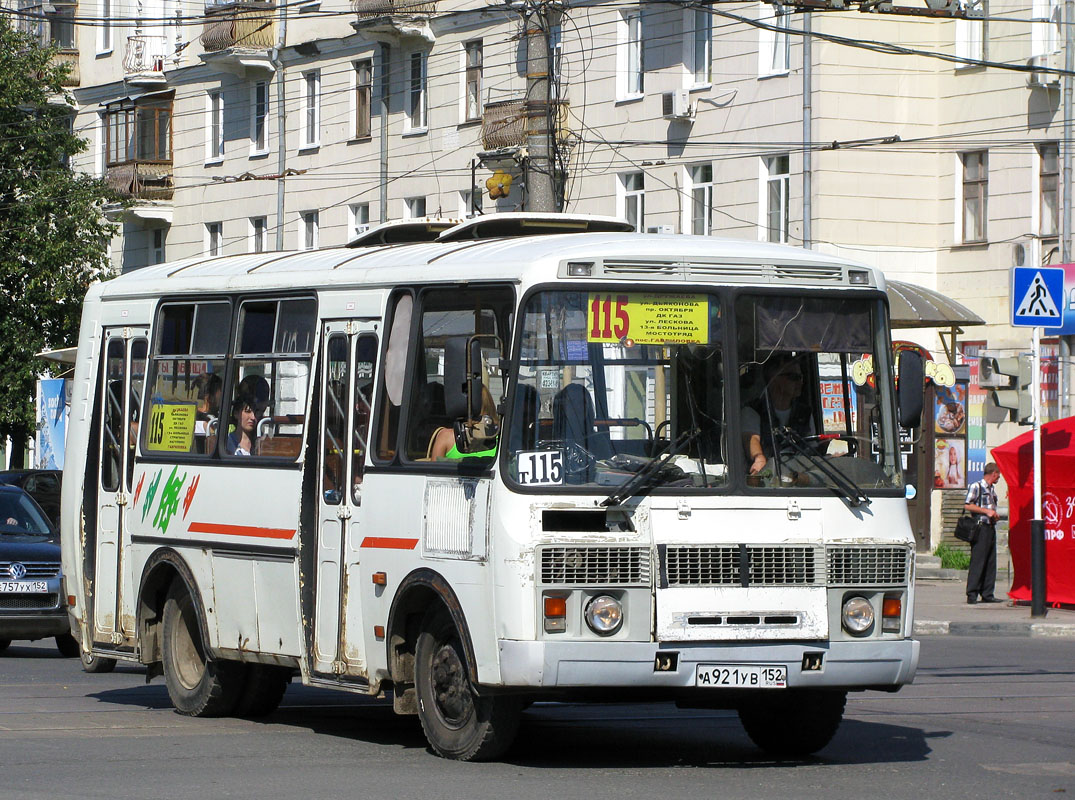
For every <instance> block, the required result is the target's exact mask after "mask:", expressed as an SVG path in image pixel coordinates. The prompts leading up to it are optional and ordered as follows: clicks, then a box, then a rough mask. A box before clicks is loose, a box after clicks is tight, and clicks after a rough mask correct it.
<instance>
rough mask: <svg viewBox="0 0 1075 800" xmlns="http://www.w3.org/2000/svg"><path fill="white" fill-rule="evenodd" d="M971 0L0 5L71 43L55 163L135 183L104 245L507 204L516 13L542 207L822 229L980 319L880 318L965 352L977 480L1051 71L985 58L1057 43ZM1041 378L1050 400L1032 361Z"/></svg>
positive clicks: (314, 241) (307, 233) (1054, 164)
mask: <svg viewBox="0 0 1075 800" xmlns="http://www.w3.org/2000/svg"><path fill="white" fill-rule="evenodd" d="M909 2H910V0H909ZM914 2H915V4H916V5H921V0H914ZM985 3H986V0H976V3H975V4H973V5H974V7H978V8H980V9H981V10H982V11H983V14H984V16H983V18H982V19H977V20H967V19H959V20H955V19H943V18H925V17H920V16H906V15H887V14H886V15H880V14H870V13H860V12H859V11H858V10H849V11H844V12H833V13H814V14H810V15H804V14H802V13H788V12H790V9H788V8H787V7H782V6H774V5H770V4H768V3H701V2H693V3H688V2H641V3H636V4H631V3H625V2H622V0H617V2H610V1H608V0H580V1H578V2H569V3H565V4H562V5H560V6H555V7H554V6H551V5H547V4H545V3H536V2H527V3H524V2H519V1H518V0H515V1H512V2H495V1H494V0H490V1H489V2H482V0H439V2H438V1H437V0H430V1H426V2H419V1H418V0H351V2H349V3H348V2H343V0H297V1H296V2H290V3H286V4H282V3H278V2H275V3H274V2H254V1H253V0H233V1H232V2H225V3H220V4H205V5H203V4H202V3H201V2H195V1H192V0H141V1H140V2H133V1H132V0H83V2H80V3H78V4H77V5H75V4H73V3H66V2H65V3H63V4H61V3H51V4H43V3H42V2H41V0H19V7H20V8H21V9H24V10H29V11H33V10H34V9H37V10H38V11H40V14H34V15H32V17H33V19H34V20H36V21H37V24H38V25H39V26H40V30H41V35H42V37H43V38H45V39H50V40H52V41H54V42H57V43H59V44H60V45H61V47H62V54H61V55H62V57H63V58H65V59H68V60H71V61H72V63H74V64H75V66H76V69H75V70H74V72H73V74H72V83H73V84H74V85H73V87H72V92H73V95H74V97H75V99H76V103H77V113H76V118H75V126H76V129H77V130H78V131H79V132H80V133H82V134H83V135H84V136H86V137H87V138H88V139H89V140H90V141H91V143H92V146H91V148H90V150H89V152H88V153H87V154H86V156H85V158H84V159H83V161H82V162H81V163H79V164H78V166H79V167H80V168H82V169H84V170H86V171H89V172H93V173H96V174H99V175H102V176H104V177H105V178H106V179H107V180H108V182H109V183H110V184H111V185H112V186H113V187H114V188H116V189H117V190H119V191H120V192H122V193H124V194H126V195H128V196H129V197H130V198H132V200H133V201H134V204H133V206H132V207H131V208H130V209H128V210H127V211H125V212H124V213H123V214H122V215H120V217H119V218H120V219H121V222H122V231H121V233H120V235H119V236H117V238H116V240H115V241H114V247H113V258H114V261H115V264H116V268H117V270H122V271H128V270H132V269H137V268H139V267H141V266H144V265H146V264H152V263H157V262H160V261H163V260H166V259H167V260H174V259H181V258H184V257H186V256H191V255H195V254H202V253H206V252H208V253H222V254H232V253H242V252H248V251H263V250H272V249H294V248H298V249H312V248H316V247H322V246H334V245H342V244H344V243H346V242H347V241H348V240H349V239H351V238H352V237H353V236H355V235H356V233H358V232H360V231H362V230H364V229H365V228H366V227H367V226H370V225H373V224H376V223H379V222H381V221H386V220H395V219H403V218H408V217H421V216H426V215H436V216H458V217H462V216H469V215H471V214H475V213H486V214H488V213H496V212H498V211H506V210H518V209H526V210H529V209H531V208H532V207H533V205H532V197H531V195H530V191H529V188H530V187H529V186H528V184H529V183H530V182H531V181H532V180H533V177H534V172H533V170H534V163H533V161H531V160H530V159H529V158H528V144H529V142H528V136H527V134H528V127H527V126H528V121H527V119H526V115H525V113H524V100H525V97H526V93H527V90H528V77H527V76H528V72H529V73H532V72H533V65H532V64H528V49H529V47H532V46H533V40H532V38H531V37H532V36H533V35H534V33H533V31H534V30H535V29H540V30H542V31H543V32H544V39H545V41H544V44H545V45H546V46H547V47H548V50H549V53H550V58H549V65H550V68H551V74H552V82H551V87H550V90H549V96H550V100H551V103H550V105H549V115H548V122H549V123H550V128H551V129H552V130H553V134H552V136H551V137H550V139H549V141H550V144H551V151H552V159H553V162H554V165H555V169H554V172H555V175H556V182H555V183H556V193H557V195H558V196H559V199H560V200H561V206H562V208H563V210H565V211H570V212H579V213H596V214H609V215H617V216H623V217H627V218H629V219H631V220H632V221H633V222H635V223H636V224H637V226H638V228H639V229H640V230H650V231H659V232H660V231H669V232H685V233H692V234H696V235H702V236H705V235H721V236H733V237H743V238H751V239H762V240H769V241H778V242H786V243H789V244H791V245H800V246H807V247H811V248H814V249H818V250H828V251H832V252H836V253H839V254H841V255H844V256H849V257H853V258H856V259H858V260H860V261H864V262H867V263H870V264H872V265H875V266H879V267H881V268H883V269H884V270H885V272H886V274H887V275H888V276H889V277H890V278H892V279H897V280H901V281H907V282H909V283H912V284H917V285H920V286H923V287H926V288H927V289H931V290H936V291H938V292H940V293H942V294H943V295H945V296H947V297H949V298H952V299H954V300H956V301H958V302H959V303H961V304H963V305H964V306H966V307H967V309H969V310H970V312H972V313H971V315H970V316H971V317H973V316H975V315H976V316H977V317H980V318H981V320H982V321H984V323H985V324H984V325H978V326H975V327H969V326H968V327H965V329H964V330H963V332H962V340H963V346H962V347H961V348H957V349H965V355H966V356H967V358H965V359H964V355H963V354H961V353H960V352H955V353H948V354H946V352H945V350H946V345H949V348H948V349H950V344H951V342H950V337H947V338H946V337H942V335H941V334H942V333H944V331H938V330H937V329H933V328H921V329H914V330H910V331H905V332H900V335H901V337H903V338H907V339H909V340H911V341H913V342H915V343H917V344H919V345H922V346H924V347H925V348H927V349H928V350H930V352H931V353H933V354H934V357H935V358H937V359H938V360H940V361H948V360H949V359H952V360H953V361H955V362H963V361H965V363H966V364H967V366H968V372H969V373H970V384H969V387H968V389H967V396H966V398H965V401H966V405H967V406H968V410H969V412H970V413H969V421H968V428H967V430H966V431H965V435H966V437H967V441H966V442H965V446H966V448H967V450H968V452H969V454H971V455H970V457H969V461H968V470H967V472H968V477H970V478H973V477H974V475H975V472H976V470H977V471H980V468H981V464H982V463H983V461H984V460H986V458H987V457H986V455H985V453H986V445H987V444H988V445H992V444H996V443H999V442H1001V441H1004V440H1006V439H1007V438H1009V437H1010V436H1011V435H1013V434H1014V433H1016V432H1018V429H1017V428H1015V427H1014V426H1010V425H999V424H992V423H995V422H997V421H998V420H999V419H1000V418H999V417H998V416H997V415H995V414H994V415H992V416H991V417H990V420H991V423H990V424H987V423H986V421H985V417H986V415H987V412H986V409H985V407H984V390H983V389H981V387H980V386H979V382H978V380H977V361H976V358H974V356H976V355H977V354H979V353H983V352H986V353H991V354H997V355H1010V354H1013V353H1016V352H1020V351H1025V350H1026V349H1027V348H1028V346H1029V337H1028V336H1027V334H1026V331H1024V330H1017V329H1014V328H1012V327H1011V326H1010V325H1008V315H1009V309H1008V303H1009V300H1008V281H1009V271H1010V268H1011V267H1013V266H1014V265H1017V264H1025V265H1032V264H1049V263H1058V262H1059V260H1060V255H1059V251H1060V247H1059V231H1060V227H1061V224H1060V213H1061V209H1060V205H1061V203H1060V199H1061V194H1062V192H1061V181H1060V177H1061V176H1060V168H1059V164H1060V146H1059V143H1060V141H1061V139H1062V117H1063V114H1062V109H1061V102H1060V101H1061V92H1060V91H1059V89H1060V86H1059V78H1058V76H1057V75H1056V74H1055V73H1050V72H1048V71H1046V70H1042V69H1039V70H1036V71H1031V72H1026V71H1013V70H1010V69H1006V68H1005V67H1006V66H1016V67H1025V66H1026V65H1028V64H1030V65H1034V66H1037V67H1058V66H1062V58H1061V56H1062V54H1061V46H1062V44H1063V39H1062V36H1061V25H1060V10H1059V8H1060V6H1059V3H1058V1H1057V0H1010V2H1001V1H1000V0H991V2H988V5H987V6H986V5H984V4H985ZM807 27H808V28H809V33H808V34H807V35H804V31H805V29H806V28H807ZM528 31H529V32H528ZM531 55H532V54H531ZM531 78H533V75H531ZM532 88H533V84H532V83H531V89H532ZM490 179H492V181H491V183H487V182H490ZM490 186H491V187H492V189H490ZM949 333H950V331H949ZM1049 347H1050V348H1051V350H1049V351H1048V352H1051V353H1054V354H1055V353H1056V352H1057V347H1056V345H1055V343H1050V344H1049ZM1046 392H1049V393H1051V394H1050V395H1049V399H1051V400H1052V401H1053V403H1054V407H1055V393H1056V368H1055V362H1051V367H1050V372H1049V373H1048V374H1047V376H1046ZM1054 413H1055V412H1054ZM937 433H940V432H939V431H938V432H937ZM931 441H932V440H931Z"/></svg>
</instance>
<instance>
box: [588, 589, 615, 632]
mask: <svg viewBox="0 0 1075 800" xmlns="http://www.w3.org/2000/svg"><path fill="white" fill-rule="evenodd" d="M586 624H587V625H589V626H590V630H591V631H593V632H594V633H596V634H598V635H599V636H611V635H612V634H614V633H615V632H616V631H618V630H619V629H620V626H621V625H623V605H621V603H620V601H619V600H617V599H616V598H615V597H609V596H608V595H607V594H599V595H598V596H597V597H595V598H593V599H592V600H591V601H590V602H589V603H587V604H586Z"/></svg>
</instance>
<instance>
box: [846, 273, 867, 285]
mask: <svg viewBox="0 0 1075 800" xmlns="http://www.w3.org/2000/svg"><path fill="white" fill-rule="evenodd" d="M847 282H848V283H850V284H851V285H852V286H867V285H869V283H870V273H868V272H866V271H865V270H861V269H849V270H848V271H847Z"/></svg>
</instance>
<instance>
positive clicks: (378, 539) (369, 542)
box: [362, 536, 418, 550]
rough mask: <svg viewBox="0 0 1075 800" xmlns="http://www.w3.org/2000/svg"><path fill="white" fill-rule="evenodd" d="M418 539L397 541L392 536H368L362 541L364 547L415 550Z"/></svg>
mask: <svg viewBox="0 0 1075 800" xmlns="http://www.w3.org/2000/svg"><path fill="white" fill-rule="evenodd" d="M417 544H418V540H417V539H396V538H393V537H391V536H367V537H366V538H365V539H363V540H362V547H379V548H382V549H386V550H413V549H414V548H415V546H416V545H417Z"/></svg>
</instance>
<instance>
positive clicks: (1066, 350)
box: [1056, 0, 1075, 418]
mask: <svg viewBox="0 0 1075 800" xmlns="http://www.w3.org/2000/svg"><path fill="white" fill-rule="evenodd" d="M1073 23H1075V0H1066V2H1065V3H1064V70H1065V75H1064V146H1063V149H1062V152H1063V155H1064V164H1063V170H1064V175H1063V181H1064V199H1063V206H1062V208H1063V213H1062V221H1061V228H1062V230H1061V236H1060V261H1061V263H1063V264H1070V263H1071V147H1072V141H1071V115H1072V113H1073V111H1075V109H1073V108H1072V97H1071V95H1072V77H1071V70H1072V69H1073V68H1075V52H1072V49H1071V48H1072V43H1073V41H1075V34H1073V32H1072V30H1071V26H1072V24H1073ZM1067 305H1068V298H1066V297H1065V298H1063V301H1062V302H1061V309H1060V314H1061V315H1063V314H1064V313H1065V311H1066V309H1067ZM1072 338H1073V337H1071V336H1061V337H1060V364H1059V367H1060V368H1059V369H1058V370H1057V375H1056V377H1057V380H1058V381H1059V383H1060V385H1059V386H1058V387H1057V389H1058V391H1057V393H1056V399H1057V404H1058V408H1057V411H1058V412H1059V413H1058V416H1060V417H1061V418H1063V417H1066V416H1068V410H1069V409H1070V408H1071V404H1070V403H1069V393H1070V391H1071V364H1070V363H1069V362H1070V360H1071V344H1072Z"/></svg>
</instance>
